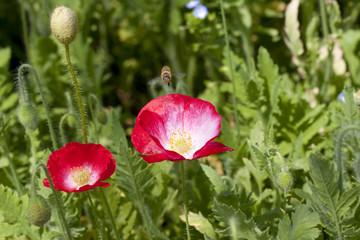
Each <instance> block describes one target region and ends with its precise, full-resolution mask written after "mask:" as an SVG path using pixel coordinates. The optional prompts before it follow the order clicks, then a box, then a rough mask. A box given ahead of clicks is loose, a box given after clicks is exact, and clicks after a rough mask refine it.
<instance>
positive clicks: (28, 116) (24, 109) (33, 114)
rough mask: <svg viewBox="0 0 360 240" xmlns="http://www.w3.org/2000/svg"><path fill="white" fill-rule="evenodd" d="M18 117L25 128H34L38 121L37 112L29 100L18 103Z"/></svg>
mask: <svg viewBox="0 0 360 240" xmlns="http://www.w3.org/2000/svg"><path fill="white" fill-rule="evenodd" d="M18 118H19V121H20V123H21V124H22V125H23V126H24V127H25V128H26V129H30V130H35V129H36V127H37V124H38V121H39V114H38V111H37V109H36V107H35V106H34V105H33V104H32V103H31V102H23V103H20V107H19V110H18Z"/></svg>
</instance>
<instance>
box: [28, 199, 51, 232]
mask: <svg viewBox="0 0 360 240" xmlns="http://www.w3.org/2000/svg"><path fill="white" fill-rule="evenodd" d="M27 217H28V219H29V221H30V223H31V224H33V225H35V226H38V227H41V226H42V225H44V224H45V223H47V222H48V221H49V220H50V218H51V208H50V206H49V204H48V202H47V201H46V200H45V198H43V197H42V196H40V195H35V196H32V197H30V199H29V205H28V208H27Z"/></svg>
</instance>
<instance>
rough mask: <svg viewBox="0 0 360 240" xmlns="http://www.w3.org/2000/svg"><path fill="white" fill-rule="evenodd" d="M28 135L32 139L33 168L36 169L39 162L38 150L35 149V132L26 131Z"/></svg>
mask: <svg viewBox="0 0 360 240" xmlns="http://www.w3.org/2000/svg"><path fill="white" fill-rule="evenodd" d="M26 134H27V135H28V136H29V139H30V145H31V155H32V166H33V167H35V165H36V162H37V160H36V148H35V139H34V133H33V131H31V130H28V129H26Z"/></svg>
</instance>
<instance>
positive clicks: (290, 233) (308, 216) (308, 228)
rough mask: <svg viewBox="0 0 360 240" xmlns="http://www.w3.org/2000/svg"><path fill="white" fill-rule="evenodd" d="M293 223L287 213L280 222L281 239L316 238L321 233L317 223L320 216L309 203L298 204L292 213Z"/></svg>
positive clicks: (303, 239)
mask: <svg viewBox="0 0 360 240" xmlns="http://www.w3.org/2000/svg"><path fill="white" fill-rule="evenodd" d="M291 220H292V224H291V222H290V220H289V216H288V215H285V216H284V217H283V219H282V220H281V221H280V223H279V233H278V239H279V240H307V239H316V238H317V236H318V235H319V234H320V230H319V229H318V228H317V225H318V224H320V219H319V216H318V214H317V213H316V212H314V211H313V210H312V209H311V208H310V206H308V205H297V206H296V207H295V212H294V214H293V215H292V218H291Z"/></svg>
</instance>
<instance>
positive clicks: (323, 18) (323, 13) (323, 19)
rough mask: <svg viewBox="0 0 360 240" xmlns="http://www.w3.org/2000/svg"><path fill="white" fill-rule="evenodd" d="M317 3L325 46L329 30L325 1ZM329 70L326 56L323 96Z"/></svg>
mask: <svg viewBox="0 0 360 240" xmlns="http://www.w3.org/2000/svg"><path fill="white" fill-rule="evenodd" d="M319 5H320V18H321V28H322V30H323V38H324V40H325V43H326V45H327V47H329V30H328V20H327V13H326V7H325V1H324V0H319ZM327 51H328V52H329V49H327ZM330 72H331V58H330V57H328V58H327V59H326V61H325V73H324V82H323V84H322V86H321V89H320V95H321V96H324V94H325V93H326V88H327V85H328V82H329V80H330Z"/></svg>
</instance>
